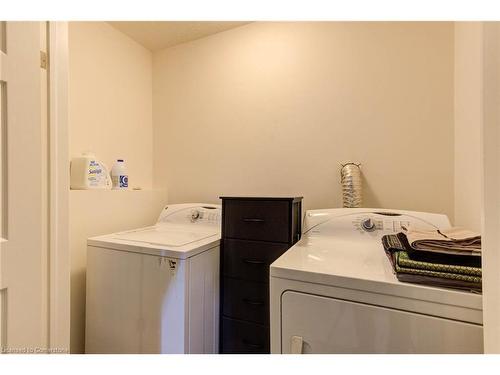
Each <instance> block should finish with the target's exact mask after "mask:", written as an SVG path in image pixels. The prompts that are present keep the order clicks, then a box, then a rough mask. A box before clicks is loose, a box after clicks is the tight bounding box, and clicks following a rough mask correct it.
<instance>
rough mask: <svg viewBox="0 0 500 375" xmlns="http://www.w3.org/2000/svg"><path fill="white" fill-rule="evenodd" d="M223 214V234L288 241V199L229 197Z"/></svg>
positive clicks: (226, 235) (230, 236)
mask: <svg viewBox="0 0 500 375" xmlns="http://www.w3.org/2000/svg"><path fill="white" fill-rule="evenodd" d="M223 215H224V223H223V225H224V236H225V237H226V238H228V237H229V238H237V239H243V240H259V241H274V242H289V241H290V217H289V216H290V210H289V202H286V201H254V200H249V201H243V200H241V201H240V200H228V201H225V202H224V210H223Z"/></svg>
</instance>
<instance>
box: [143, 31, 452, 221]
mask: <svg viewBox="0 0 500 375" xmlns="http://www.w3.org/2000/svg"><path fill="white" fill-rule="evenodd" d="M453 57H454V54H453V23H315V24H312V23H261V22H258V23H253V24H249V25H246V26H243V27H240V28H236V29H233V30H229V31H226V32H222V33H219V34H216V35H213V36H210V37H207V38H204V39H200V40H197V41H193V42H190V43H186V44H182V45H179V46H176V47H172V48H170V49H166V50H164V51H161V52H158V53H155V54H154V56H153V77H154V79H153V124H154V147H153V149H154V170H153V176H154V184H155V186H158V187H164V186H167V185H168V189H169V200H170V201H171V202H172V203H175V202H186V201H209V202H217V201H218V197H219V196H220V195H222V194H252V195H275V194H301V195H304V197H305V206H306V208H320V207H339V206H340V205H341V191H340V185H339V165H340V163H341V162H346V161H356V162H361V163H362V165H363V173H364V176H365V182H366V184H365V187H364V193H365V203H364V205H365V206H374V207H395V208H406V209H413V210H422V211H431V212H444V213H446V214H448V215H450V218H451V219H452V218H453V210H454V202H453V168H454V165H453V151H454V149H453V136H454V131H453V78H454V77H453Z"/></svg>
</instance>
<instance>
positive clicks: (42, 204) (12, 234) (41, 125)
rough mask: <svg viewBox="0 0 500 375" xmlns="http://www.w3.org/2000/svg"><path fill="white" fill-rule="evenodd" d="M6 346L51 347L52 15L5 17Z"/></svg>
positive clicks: (2, 249)
mask: <svg viewBox="0 0 500 375" xmlns="http://www.w3.org/2000/svg"><path fill="white" fill-rule="evenodd" d="M0 30H1V31H0V49H1V52H0V82H1V96H0V98H1V99H0V115H1V132H0V134H1V135H0V137H1V139H0V156H1V163H0V189H1V190H0V205H1V211H2V214H1V216H0V237H1V239H0V241H1V243H0V301H1V302H0V304H1V306H0V338H1V343H0V345H1V348H2V352H4V353H5V352H21V353H24V352H28V353H31V352H40V351H44V350H46V349H47V348H48V346H49V345H48V327H49V321H48V316H49V311H48V309H49V307H48V290H49V289H48V286H49V284H48V282H49V280H48V279H49V278H48V263H47V261H48V259H47V248H48V241H49V238H48V234H47V233H48V227H47V225H48V209H47V204H48V184H47V181H48V179H47V162H48V148H47V73H46V70H45V69H43V68H42V67H41V52H40V51H41V49H43V48H44V47H45V46H44V45H45V43H46V36H47V33H46V23H43V22H3V21H2V22H0Z"/></svg>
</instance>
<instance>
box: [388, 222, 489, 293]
mask: <svg viewBox="0 0 500 375" xmlns="http://www.w3.org/2000/svg"><path fill="white" fill-rule="evenodd" d="M382 244H383V245H384V249H385V252H386V254H387V256H388V258H389V260H390V262H391V265H392V267H393V270H394V272H395V274H396V277H397V278H398V280H400V281H405V282H412V283H418V284H425V285H431V286H439V287H450V288H458V289H464V290H471V291H476V292H480V291H481V284H482V279H481V276H482V272H481V236H480V235H478V234H477V233H474V232H471V231H468V230H464V229H461V228H451V229H448V230H441V231H440V230H435V231H415V230H405V231H403V232H401V233H398V234H394V235H392V234H391V235H386V236H383V237H382Z"/></svg>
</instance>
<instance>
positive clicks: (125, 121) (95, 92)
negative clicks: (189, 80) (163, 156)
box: [69, 22, 153, 188]
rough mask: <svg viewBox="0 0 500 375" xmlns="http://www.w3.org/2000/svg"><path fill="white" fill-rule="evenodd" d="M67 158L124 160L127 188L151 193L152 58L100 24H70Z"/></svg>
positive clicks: (134, 43)
mask: <svg viewBox="0 0 500 375" xmlns="http://www.w3.org/2000/svg"><path fill="white" fill-rule="evenodd" d="M69 48H70V83H69V84H70V90H71V91H70V96H71V101H70V116H71V118H70V120H71V125H70V126H71V129H70V130H71V135H70V137H71V138H70V154H71V156H78V155H80V153H81V152H83V151H87V150H90V151H93V152H94V153H95V154H96V156H97V157H98V158H100V159H101V160H103V161H104V163H105V164H107V166H108V167H109V168H111V167H112V165H113V163H114V161H116V159H120V158H121V159H125V162H126V164H127V169H128V173H129V184H130V186H131V187H136V186H139V187H142V188H151V181H152V160H153V159H152V158H153V151H152V146H153V137H152V132H151V126H152V125H151V124H152V113H151V105H152V104H151V103H152V99H151V85H152V83H151V82H152V70H151V61H152V54H151V52H150V51H149V50H147V49H146V48H144V47H142V46H141V45H139V44H138V43H136V42H134V41H133V40H132V39H130V38H128V37H127V36H125V35H124V34H122V33H121V32H119V31H117V30H116V29H114V28H113V27H111V26H110V25H108V24H107V23H105V22H71V23H70V25H69Z"/></svg>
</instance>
